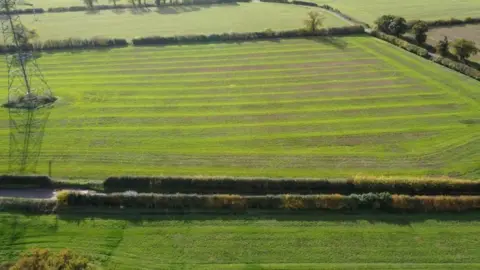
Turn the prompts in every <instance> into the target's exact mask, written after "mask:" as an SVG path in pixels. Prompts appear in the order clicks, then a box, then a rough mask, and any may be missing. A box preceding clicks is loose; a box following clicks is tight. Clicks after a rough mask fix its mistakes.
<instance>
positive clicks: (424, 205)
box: [392, 195, 480, 212]
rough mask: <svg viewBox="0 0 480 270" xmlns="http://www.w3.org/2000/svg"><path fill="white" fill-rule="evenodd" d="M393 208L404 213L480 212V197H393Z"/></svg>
mask: <svg viewBox="0 0 480 270" xmlns="http://www.w3.org/2000/svg"><path fill="white" fill-rule="evenodd" d="M392 208H393V209H395V210H397V211H403V212H465V211H472V210H480V197H479V196H458V197H454V196H415V197H411V196H405V195H393V196H392Z"/></svg>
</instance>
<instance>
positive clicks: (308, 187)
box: [104, 177, 480, 195]
mask: <svg viewBox="0 0 480 270" xmlns="http://www.w3.org/2000/svg"><path fill="white" fill-rule="evenodd" d="M104 189H105V191H107V192H123V191H128V190H132V191H137V192H145V193H150V192H152V193H170V194H174V193H198V194H248V195H265V194H331V193H338V194H345V195H348V194H354V193H368V192H376V193H378V192H389V193H392V194H407V195H476V194H480V182H476V181H458V180H457V181H441V180H423V181H422V180H415V181H401V180H382V181H380V180H346V181H329V180H320V179H269V178H218V177H211V178H193V177H191V178H189V177H155V178H153V177H109V178H108V179H106V180H105V181H104Z"/></svg>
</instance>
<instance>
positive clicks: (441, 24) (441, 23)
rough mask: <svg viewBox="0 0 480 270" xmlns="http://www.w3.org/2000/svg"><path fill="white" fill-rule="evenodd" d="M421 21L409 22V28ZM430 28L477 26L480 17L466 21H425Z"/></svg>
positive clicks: (466, 19) (453, 19) (452, 19)
mask: <svg viewBox="0 0 480 270" xmlns="http://www.w3.org/2000/svg"><path fill="white" fill-rule="evenodd" d="M418 21H419V20H413V21H409V22H408V26H409V27H410V28H411V27H412V26H413V25H414V24H415V23H417V22H418ZM425 23H426V24H427V25H428V26H429V27H432V28H434V27H444V26H455V25H464V24H477V23H480V17H478V18H471V17H468V18H465V19H456V18H451V19H449V20H435V21H425Z"/></svg>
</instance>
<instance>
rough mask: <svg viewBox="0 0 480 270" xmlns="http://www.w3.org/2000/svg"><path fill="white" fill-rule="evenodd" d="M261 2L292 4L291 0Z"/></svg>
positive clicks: (263, 0) (266, 0)
mask: <svg viewBox="0 0 480 270" xmlns="http://www.w3.org/2000/svg"><path fill="white" fill-rule="evenodd" d="M260 2H267V3H280V4H290V2H289V0H260Z"/></svg>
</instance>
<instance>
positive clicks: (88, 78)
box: [0, 37, 480, 179]
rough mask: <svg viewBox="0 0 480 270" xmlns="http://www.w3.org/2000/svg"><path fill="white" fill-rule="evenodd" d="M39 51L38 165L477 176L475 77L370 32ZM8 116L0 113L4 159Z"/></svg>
mask: <svg viewBox="0 0 480 270" xmlns="http://www.w3.org/2000/svg"><path fill="white" fill-rule="evenodd" d="M38 63H39V64H40V65H41V67H42V69H43V71H44V74H45V76H46V78H48V81H49V83H50V85H51V87H52V89H53V91H54V93H55V94H56V95H57V96H58V97H59V101H58V102H57V103H56V104H55V107H54V108H53V109H51V114H50V117H49V119H48V122H47V123H46V129H45V135H44V138H43V145H42V150H41V154H40V158H39V165H38V167H37V171H38V173H44V174H45V173H47V172H48V171H47V163H48V161H49V160H52V161H53V176H54V177H59V178H95V179H102V178H103V177H106V176H110V175H119V174H120V175H125V174H140V175H159V174H166V175H232V176H235V175H237V176H238V175H244V176H245V175H247V176H276V177H282V176H291V177H306V176H311V177H323V176H326V177H330V176H351V175H357V174H359V173H361V174H369V175H411V176H421V175H426V174H434V175H446V174H449V175H451V176H466V177H473V178H478V169H479V164H480V148H479V145H480V144H479V143H478V142H479V139H480V124H479V123H480V122H479V119H480V110H479V100H480V87H479V84H478V82H476V81H474V80H472V79H470V78H467V77H465V76H463V75H460V74H458V73H455V72H451V71H449V70H447V69H445V68H443V67H441V66H437V65H435V64H433V63H430V62H428V61H426V60H423V59H420V58H418V57H414V56H412V55H410V54H408V53H406V52H404V51H401V50H399V49H397V48H395V47H393V46H390V45H388V44H386V43H383V42H381V41H378V40H376V39H373V38H370V37H346V38H331V39H317V40H305V39H298V40H281V41H275V42H254V43H241V44H211V45H191V46H169V47H147V48H138V47H136V48H135V47H129V48H125V49H113V50H111V51H89V52H87V51H85V52H76V53H55V54H51V55H49V54H45V55H43V57H41V58H39V59H38ZM0 68H1V69H4V68H5V67H4V66H3V65H2V66H0ZM0 74H2V75H1V77H0V83H2V84H4V85H7V78H6V72H5V71H4V70H0ZM8 117H9V116H8V113H7V111H6V110H2V111H1V112H0V119H1V121H0V123H1V126H0V153H2V155H1V156H0V158H1V162H0V166H1V167H0V168H1V169H2V170H1V171H7V167H8V159H9V157H8V149H9V137H8V136H9V128H8V127H9V122H8Z"/></svg>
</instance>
